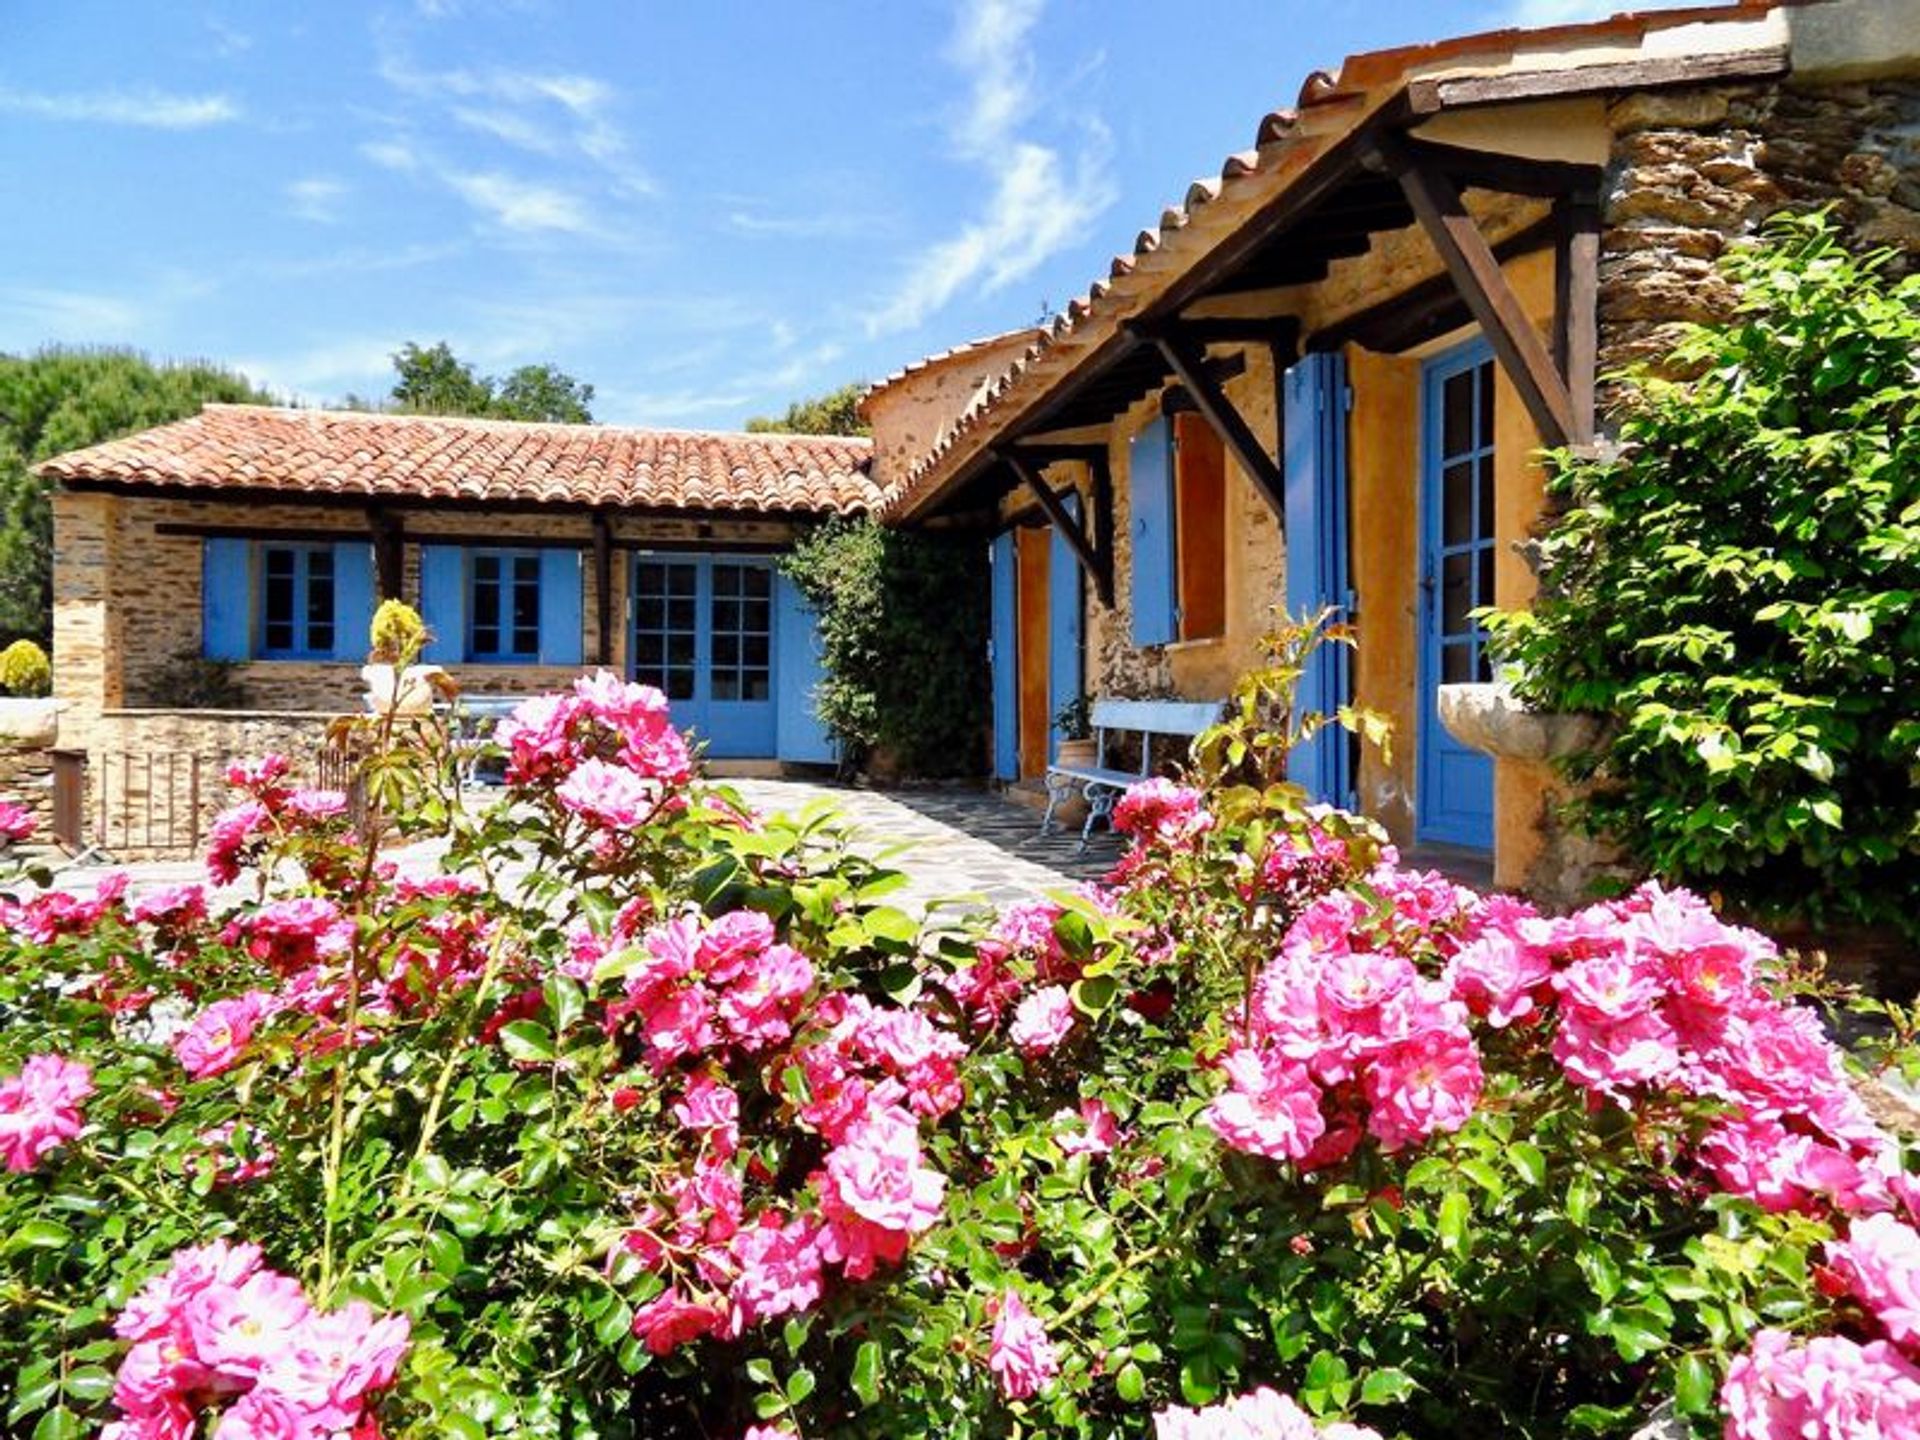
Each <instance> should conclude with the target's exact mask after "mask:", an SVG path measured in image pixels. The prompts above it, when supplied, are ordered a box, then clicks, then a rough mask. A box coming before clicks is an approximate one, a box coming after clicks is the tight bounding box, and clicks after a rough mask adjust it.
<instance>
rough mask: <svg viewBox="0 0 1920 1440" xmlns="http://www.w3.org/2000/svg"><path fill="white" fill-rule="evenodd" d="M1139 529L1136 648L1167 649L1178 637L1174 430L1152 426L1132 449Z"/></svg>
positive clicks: (1132, 498)
mask: <svg viewBox="0 0 1920 1440" xmlns="http://www.w3.org/2000/svg"><path fill="white" fill-rule="evenodd" d="M1127 500H1128V509H1129V511H1130V520H1131V524H1132V528H1133V593H1132V604H1133V643H1134V644H1136V645H1165V644H1168V643H1169V642H1171V641H1172V640H1173V638H1174V634H1175V620H1176V616H1175V613H1174V611H1175V604H1176V601H1175V598H1174V569H1173V558H1174V535H1173V445H1172V426H1171V425H1170V424H1169V423H1168V421H1167V420H1166V419H1165V418H1164V417H1163V418H1160V419H1156V420H1153V421H1150V422H1149V423H1148V424H1147V425H1146V426H1145V428H1143V429H1142V430H1141V431H1140V433H1139V434H1138V435H1135V436H1134V437H1133V441H1132V443H1131V444H1130V445H1129V446H1128V448H1127Z"/></svg>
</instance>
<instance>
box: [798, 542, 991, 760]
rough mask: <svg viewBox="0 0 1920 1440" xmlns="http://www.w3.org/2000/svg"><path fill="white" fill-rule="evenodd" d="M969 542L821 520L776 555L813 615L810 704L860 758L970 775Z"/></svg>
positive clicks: (972, 614)
mask: <svg viewBox="0 0 1920 1440" xmlns="http://www.w3.org/2000/svg"><path fill="white" fill-rule="evenodd" d="M978 550H979V544H978V542H977V541H975V540H971V539H959V538H952V537H947V536H942V535H937V534H926V533H915V532H908V531H902V530H894V529H890V528H888V527H885V526H882V525H879V524H876V523H875V522H874V521H872V520H868V519H860V520H845V521H832V522H829V523H828V524H826V525H823V526H821V527H820V528H819V529H817V530H815V531H813V532H812V533H811V534H809V535H808V536H806V537H805V538H804V539H802V540H801V542H800V543H799V544H798V545H796V546H795V547H794V549H793V552H792V554H791V555H790V556H789V557H788V558H787V560H786V561H785V562H784V568H785V569H786V571H787V573H788V574H789V575H791V576H792V577H793V579H794V581H795V583H796V584H798V585H799V587H800V589H801V592H802V593H803V594H804V595H805V596H806V598H807V603H808V604H809V605H811V606H812V607H813V609H814V612H815V613H816V614H817V615H818V616H819V624H820V638H821V642H822V649H823V654H822V660H823V664H824V666H825V670H826V677H825V679H824V680H823V681H822V682H821V684H820V687H819V693H818V695H817V696H816V702H817V704H818V707H819V713H820V715H821V717H822V719H824V720H825V721H826V724H827V727H828V729H829V730H831V731H832V733H833V734H834V736H835V737H836V738H838V739H839V740H840V741H841V743H842V744H843V745H844V746H845V748H846V752H847V758H848V760H849V761H850V762H852V763H859V762H860V761H861V760H863V759H865V758H867V757H868V756H870V755H871V754H872V753H873V752H874V751H876V750H881V751H885V752H886V753H887V754H888V755H889V756H890V757H891V758H892V760H893V761H894V762H895V763H896V764H898V765H899V766H900V767H901V768H902V769H904V770H905V771H906V772H907V773H910V774H915V775H927V776H949V775H973V774H977V773H978V772H979V769H980V767H981V764H982V762H983V760H984V752H985V738H984V737H985V726H986V716H987V693H988V692H987V675H986V669H985V667H984V666H983V665H982V664H981V663H980V656H981V655H982V654H983V653H984V652H985V648H986V629H987V594H986V584H985V576H984V574H983V570H984V567H983V566H982V565H981V564H980V563H979V559H980V556H979V553H978Z"/></svg>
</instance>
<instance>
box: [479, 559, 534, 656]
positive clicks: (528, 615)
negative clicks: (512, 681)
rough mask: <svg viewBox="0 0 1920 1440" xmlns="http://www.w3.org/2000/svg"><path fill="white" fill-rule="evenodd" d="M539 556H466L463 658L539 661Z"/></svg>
mask: <svg viewBox="0 0 1920 1440" xmlns="http://www.w3.org/2000/svg"><path fill="white" fill-rule="evenodd" d="M540 589H541V587H540V552H539V551H538V550H470V551H468V552H467V658H468V659H471V660H509V661H527V660H538V659H539V658H540Z"/></svg>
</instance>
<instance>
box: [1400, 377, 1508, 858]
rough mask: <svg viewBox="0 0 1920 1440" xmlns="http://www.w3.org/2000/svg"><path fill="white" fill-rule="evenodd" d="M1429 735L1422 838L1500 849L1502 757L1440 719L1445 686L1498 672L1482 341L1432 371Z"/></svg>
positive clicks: (1427, 430)
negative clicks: (1489, 630) (1491, 643)
mask: <svg viewBox="0 0 1920 1440" xmlns="http://www.w3.org/2000/svg"><path fill="white" fill-rule="evenodd" d="M1423 389H1424V392H1425V393H1424V396H1423V400H1424V420H1423V424H1422V427H1421V428H1422V435H1421V448H1422V460H1421V486H1420V489H1421V537H1422V538H1421V547H1420V548H1421V555H1420V681H1419V684H1420V717H1419V725H1420V733H1419V756H1418V772H1419V773H1418V776H1417V783H1416V794H1415V804H1414V809H1415V826H1414V829H1415V834H1416V835H1417V837H1418V838H1419V839H1421V840H1434V841H1440V842H1442V843H1445V844H1452V845H1466V846H1472V847H1473V848H1475V849H1483V850H1486V849H1491V848H1492V847H1493V761H1492V759H1491V758H1490V757H1488V756H1487V755H1484V754H1482V753H1481V752H1480V751H1478V750H1475V749H1473V748H1472V747H1471V746H1469V745H1465V744H1462V743H1461V742H1460V741H1458V740H1456V739H1454V737H1453V736H1452V735H1451V734H1450V733H1449V732H1448V730H1447V728H1446V726H1444V725H1443V724H1441V723H1440V708H1439V688H1440V686H1442V685H1452V684H1460V683H1466V682H1471V681H1479V680H1488V679H1491V678H1492V673H1491V666H1490V665H1489V663H1488V660H1487V653H1486V634H1485V631H1483V630H1482V629H1481V627H1480V624H1479V622H1478V621H1476V620H1475V619H1474V618H1473V612H1474V611H1475V610H1476V609H1477V608H1479V607H1480V606H1483V605H1491V604H1492V603H1493V568H1494V565H1493V560H1494V553H1495V547H1494V458H1493V354H1492V351H1491V350H1490V349H1489V348H1488V346H1487V345H1486V343H1485V342H1484V341H1474V342H1472V343H1470V344H1467V345H1463V346H1461V347H1460V348H1458V349H1456V350H1450V351H1448V352H1447V353H1446V354H1444V355H1440V356H1436V357H1435V358H1434V359H1432V360H1430V361H1428V362H1427V364H1426V367H1425V370H1424V373H1423Z"/></svg>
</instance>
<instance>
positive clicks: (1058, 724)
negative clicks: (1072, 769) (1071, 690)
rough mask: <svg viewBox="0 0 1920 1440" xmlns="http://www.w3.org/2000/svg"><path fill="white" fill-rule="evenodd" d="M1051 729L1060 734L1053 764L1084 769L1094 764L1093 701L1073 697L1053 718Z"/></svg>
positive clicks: (1079, 696)
mask: <svg viewBox="0 0 1920 1440" xmlns="http://www.w3.org/2000/svg"><path fill="white" fill-rule="evenodd" d="M1053 728H1054V729H1055V730H1056V731H1058V732H1059V734H1060V747H1059V752H1058V754H1057V755H1056V756H1055V758H1054V762H1053V763H1054V764H1056V765H1074V766H1082V767H1084V766H1088V765H1092V764H1094V763H1095V758H1096V757H1095V747H1094V743H1093V701H1091V700H1089V699H1088V698H1087V697H1086V696H1085V695H1076V696H1074V697H1073V699H1071V700H1069V701H1068V702H1067V703H1066V704H1064V705H1062V706H1061V707H1060V710H1059V713H1058V714H1056V715H1055V716H1054V717H1053Z"/></svg>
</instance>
